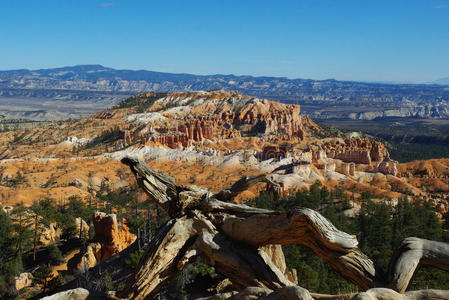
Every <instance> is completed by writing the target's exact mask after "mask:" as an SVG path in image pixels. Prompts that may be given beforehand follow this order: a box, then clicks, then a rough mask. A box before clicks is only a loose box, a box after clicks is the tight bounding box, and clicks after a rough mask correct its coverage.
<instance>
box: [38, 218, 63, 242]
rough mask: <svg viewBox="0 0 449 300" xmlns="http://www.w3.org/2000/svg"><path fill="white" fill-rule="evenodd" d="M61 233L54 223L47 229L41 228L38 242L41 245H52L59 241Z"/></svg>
mask: <svg viewBox="0 0 449 300" xmlns="http://www.w3.org/2000/svg"><path fill="white" fill-rule="evenodd" d="M61 233H62V230H61V228H60V227H59V226H58V225H57V224H56V223H55V222H53V223H50V225H49V226H48V227H43V229H42V231H41V234H40V236H39V241H40V243H41V244H43V245H48V244H51V243H54V242H55V241H56V240H58V239H59V237H60V236H61Z"/></svg>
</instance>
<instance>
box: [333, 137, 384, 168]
mask: <svg viewBox="0 0 449 300" xmlns="http://www.w3.org/2000/svg"><path fill="white" fill-rule="evenodd" d="M324 147H325V150H326V154H327V157H329V158H334V159H340V160H342V161H344V162H354V163H359V164H367V165H369V164H371V162H382V161H384V160H389V157H390V155H389V153H388V150H387V148H386V147H385V145H384V144H382V143H381V142H377V141H372V140H370V139H367V138H364V139H345V140H344V142H343V143H340V142H338V141H337V143H335V144H326V145H324Z"/></svg>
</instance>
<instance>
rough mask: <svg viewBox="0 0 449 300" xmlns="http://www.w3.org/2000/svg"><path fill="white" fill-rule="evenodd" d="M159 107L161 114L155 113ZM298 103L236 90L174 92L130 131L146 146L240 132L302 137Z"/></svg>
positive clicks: (180, 143) (175, 145)
mask: <svg viewBox="0 0 449 300" xmlns="http://www.w3.org/2000/svg"><path fill="white" fill-rule="evenodd" d="M160 110H162V111H163V112H162V113H159V112H155V111H160ZM299 111H300V107H299V105H285V104H280V103H276V102H272V101H268V100H261V99H257V98H254V97H249V96H245V95H241V94H239V93H236V92H224V91H218V92H208V93H174V94H170V95H168V96H167V97H164V98H162V99H159V100H157V101H156V102H155V103H154V105H153V106H152V108H151V109H150V112H149V113H148V114H142V115H141V116H140V118H139V116H136V117H134V118H133V117H131V118H132V119H134V120H136V121H138V120H139V119H142V118H144V119H145V120H147V122H146V123H145V127H143V128H138V129H137V130H136V131H135V132H133V133H132V134H131V136H132V138H131V139H132V140H134V141H136V142H139V141H140V142H144V143H145V144H150V145H163V146H167V147H170V148H185V147H188V146H190V145H192V144H195V143H201V142H203V141H205V140H212V141H215V140H219V139H230V138H236V137H240V136H242V135H258V134H260V135H263V136H267V137H269V136H276V137H277V138H287V139H291V138H296V139H299V140H301V139H303V138H304V132H303V129H302V122H301V117H300V115H299Z"/></svg>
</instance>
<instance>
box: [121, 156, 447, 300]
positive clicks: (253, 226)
mask: <svg viewBox="0 0 449 300" xmlns="http://www.w3.org/2000/svg"><path fill="white" fill-rule="evenodd" d="M122 162H123V163H125V164H126V165H128V166H129V167H130V168H131V171H132V172H133V174H134V175H135V176H136V179H137V182H138V184H139V186H140V187H141V188H142V189H143V190H144V191H145V192H146V193H147V194H148V196H149V197H150V198H151V199H152V200H153V201H154V202H155V203H156V204H158V205H159V206H160V207H161V208H162V209H164V210H165V211H167V213H168V214H169V216H170V217H171V218H172V220H171V221H169V222H168V223H167V224H166V225H165V226H164V227H163V228H162V230H161V231H160V232H159V233H158V234H157V235H156V236H155V237H154V238H153V240H152V241H151V243H150V246H149V248H148V249H147V250H146V252H145V254H144V256H143V257H142V259H141V261H140V263H139V266H138V270H137V272H136V273H135V275H134V277H133V278H131V280H130V281H129V284H128V285H127V287H126V288H125V289H124V291H122V292H121V293H120V296H122V297H126V298H132V299H152V298H153V297H154V296H155V295H156V294H157V292H158V291H159V290H160V289H161V288H162V287H163V286H164V285H166V284H167V283H168V282H169V281H171V280H172V279H174V278H175V277H176V275H177V274H178V273H179V272H180V271H181V270H182V268H183V267H184V266H185V265H186V263H188V262H189V260H190V259H191V258H193V257H195V256H198V255H199V256H201V257H203V259H204V260H205V261H206V262H207V263H208V264H209V265H211V266H213V267H214V268H215V270H216V272H217V273H221V274H222V275H224V276H225V277H227V278H229V280H230V281H231V282H232V284H233V287H234V288H235V289H236V290H237V291H241V292H242V293H244V291H245V289H247V288H249V287H252V289H253V290H257V289H258V290H257V291H259V292H260V291H261V290H263V291H274V292H273V293H270V294H268V293H265V296H264V299H281V298H285V299H287V298H291V299H293V298H294V297H296V296H298V297H299V298H301V299H309V298H310V299H311V296H310V294H309V293H308V292H307V291H306V290H304V289H302V288H299V287H294V286H295V283H294V282H292V281H290V280H288V279H287V277H286V276H285V270H280V269H279V268H278V266H277V265H276V264H275V263H274V262H273V261H272V259H271V257H270V255H269V254H268V253H266V251H265V250H264V247H265V246H267V245H284V244H299V245H303V246H305V247H308V248H310V249H311V250H312V251H313V252H314V253H315V254H316V255H317V256H319V257H321V258H322V259H323V260H325V261H326V262H327V263H328V264H329V266H330V267H331V268H333V269H334V270H335V271H336V272H338V273H339V274H340V275H341V276H343V277H344V278H346V279H347V280H349V281H350V282H352V283H353V284H355V285H356V286H358V287H359V288H360V289H361V290H363V291H366V290H368V291H367V292H366V293H364V294H363V293H362V294H358V295H357V296H355V297H356V298H357V297H358V298H357V299H359V298H363V299H365V298H366V299H368V298H369V299H371V298H372V299H402V298H404V299H409V298H410V299H430V298H433V299H447V298H444V297H447V292H445V291H438V292H435V291H432V290H429V291H420V292H414V293H412V292H410V293H406V294H399V293H397V292H395V291H393V290H390V289H372V288H376V287H390V288H392V289H394V290H396V291H398V292H404V291H405V289H406V287H407V286H408V284H409V282H410V280H411V278H412V276H413V274H414V272H415V271H416V268H417V267H418V266H419V265H420V264H425V265H431V266H435V267H439V268H442V269H446V270H448V269H449V245H447V244H444V243H439V242H434V241H428V240H423V239H417V238H409V239H406V240H404V242H403V244H402V245H401V247H399V250H398V251H397V252H396V254H395V255H394V256H393V259H392V263H391V264H390V265H391V266H390V271H389V276H386V275H385V274H384V273H383V272H382V271H381V270H380V269H378V268H376V266H375V265H374V263H373V262H372V261H371V260H370V259H369V258H368V257H367V256H366V255H364V254H363V253H362V252H361V251H360V250H359V249H358V248H357V245H358V242H357V239H356V238H355V236H351V235H349V234H347V233H345V232H342V231H340V230H338V229H337V228H335V226H333V225H332V224H331V223H330V222H329V221H328V220H327V219H325V218H324V217H323V216H321V215H320V214H319V213H317V212H315V211H313V210H311V209H306V208H300V209H294V210H292V211H289V212H274V211H270V210H264V209H258V208H253V207H249V206H247V205H239V204H235V203H232V202H230V201H231V200H232V199H233V198H234V197H235V196H236V195H237V194H238V193H239V192H241V191H243V190H245V189H246V188H248V187H249V186H250V185H252V184H254V183H257V182H266V183H267V184H271V185H276V182H273V180H271V179H270V177H269V175H267V176H264V175H260V176H256V177H245V178H242V179H241V180H239V181H237V182H236V183H235V184H234V185H233V186H232V187H231V188H230V189H227V190H224V191H222V192H219V193H217V194H215V195H214V194H212V193H210V192H209V191H207V190H206V189H202V188H199V187H195V186H178V185H176V182H175V180H174V179H173V178H171V177H169V176H166V175H163V174H160V173H158V172H155V171H154V170H152V169H150V168H149V167H148V166H147V165H146V164H145V163H144V162H142V161H139V160H137V159H135V158H130V157H125V158H124V159H123V160H122ZM278 265H279V264H278ZM289 286H290V287H291V288H288V287H289ZM370 289H371V290H370ZM304 291H305V292H304ZM242 295H243V294H242ZM286 295H290V296H286ZM294 295H296V296H294ZM385 295H386V296H385ZM398 295H399V296H398ZM242 297H243V296H242ZM245 297H246V296H245ZM248 297H249V296H248ZM299 298H298V299H299ZM318 298H319V297H318ZM242 299H243V298H242ZM248 299H250V298H248Z"/></svg>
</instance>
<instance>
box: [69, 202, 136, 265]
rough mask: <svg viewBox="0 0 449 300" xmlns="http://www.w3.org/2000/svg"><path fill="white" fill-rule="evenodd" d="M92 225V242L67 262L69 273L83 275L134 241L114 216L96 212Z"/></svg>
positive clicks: (127, 229)
mask: <svg viewBox="0 0 449 300" xmlns="http://www.w3.org/2000/svg"><path fill="white" fill-rule="evenodd" d="M83 222H84V221H83ZM93 224H94V228H95V236H94V238H93V241H92V242H91V243H89V244H88V245H87V247H86V249H82V250H81V251H80V252H79V253H78V254H76V255H75V256H74V257H72V258H71V259H70V260H69V261H68V262H67V269H68V270H69V272H71V273H84V272H85V271H87V270H88V269H89V268H91V267H93V266H95V265H96V264H98V263H101V262H103V261H105V260H106V259H108V258H109V257H111V256H112V255H114V254H117V253H119V252H120V251H122V250H124V249H125V248H127V247H128V246H129V245H131V244H132V243H133V242H134V241H135V240H136V236H135V235H134V234H132V233H131V232H129V228H128V226H126V224H125V222H124V220H122V223H121V224H119V223H118V222H117V216H116V215H115V214H109V215H108V214H105V213H103V212H99V211H97V212H95V213H94V215H93ZM86 226H87V224H86ZM83 227H84V226H83ZM87 229H88V227H87Z"/></svg>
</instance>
